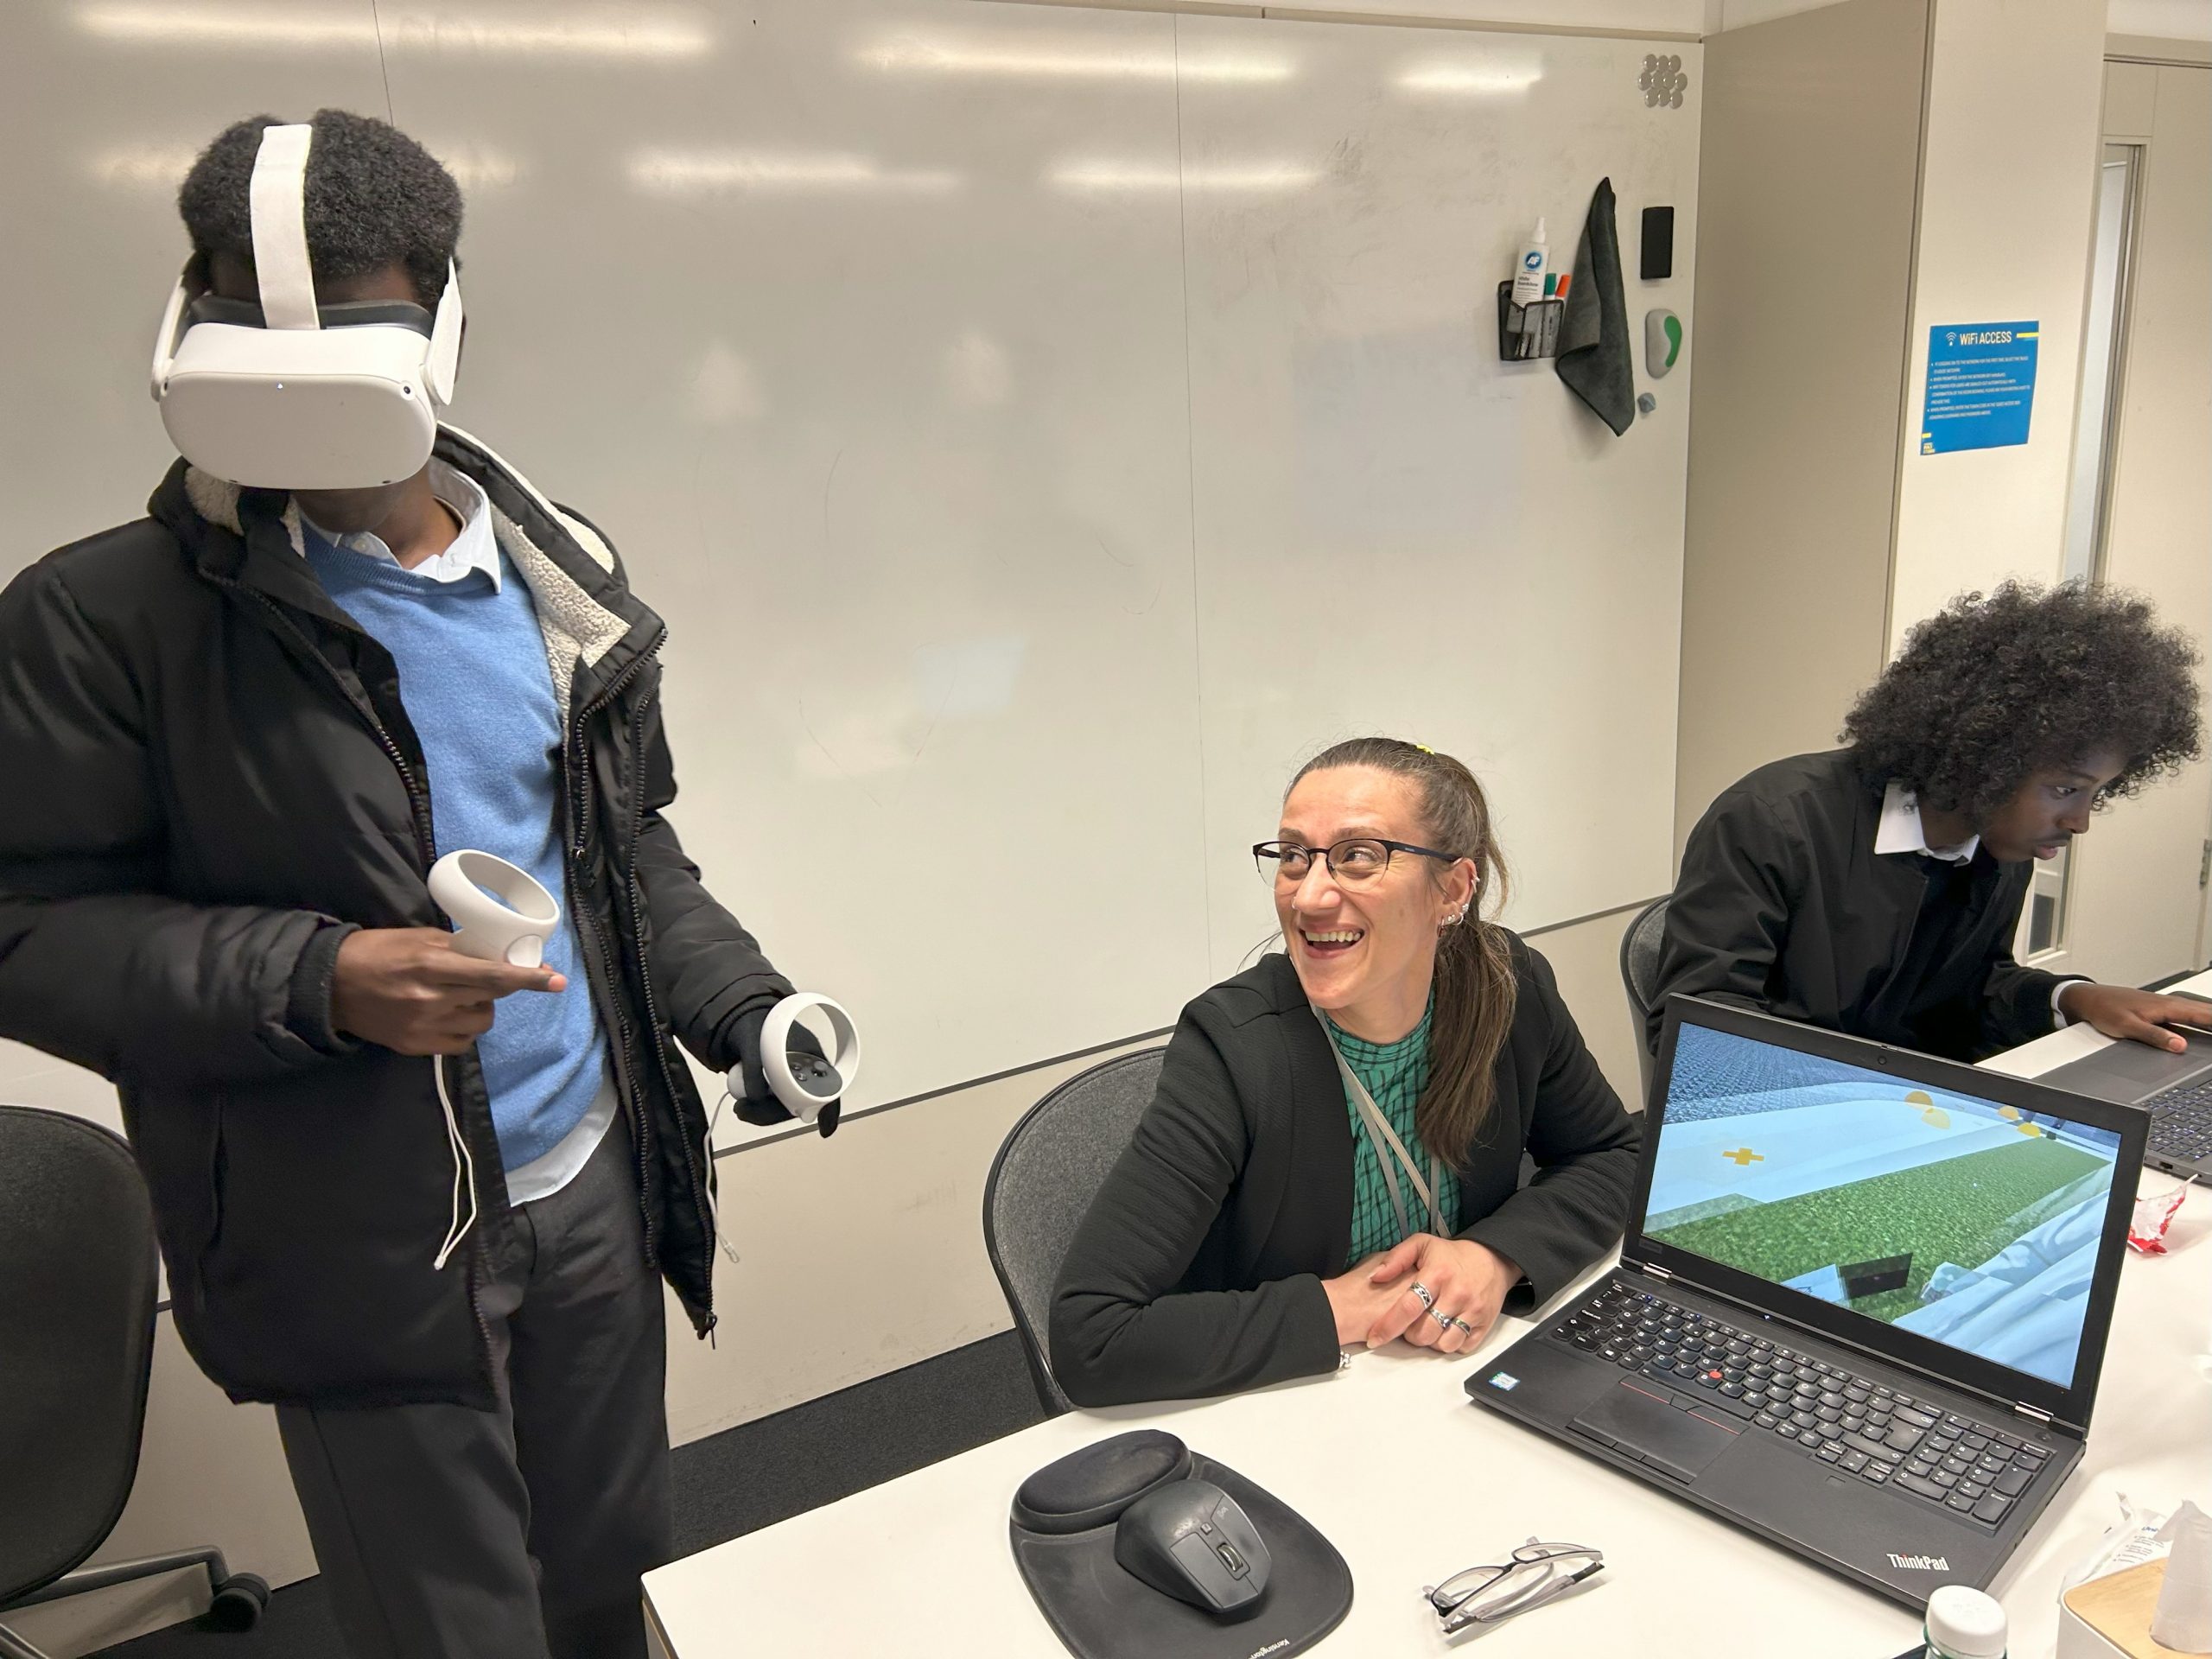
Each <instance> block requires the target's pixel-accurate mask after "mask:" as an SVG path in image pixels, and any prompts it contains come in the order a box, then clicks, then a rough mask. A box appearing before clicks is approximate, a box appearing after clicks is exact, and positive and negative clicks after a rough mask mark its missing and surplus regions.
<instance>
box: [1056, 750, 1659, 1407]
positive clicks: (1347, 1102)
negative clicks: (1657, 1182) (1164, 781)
mask: <svg viewBox="0 0 2212 1659" xmlns="http://www.w3.org/2000/svg"><path fill="white" fill-rule="evenodd" d="M1252 858H1253V861H1254V863H1255V864H1256V865H1257V866H1258V867H1259V871H1260V874H1261V876H1262V879H1264V880H1266V881H1267V882H1268V885H1269V887H1270V888H1271V889H1272V891H1273V893H1274V906H1275V917H1276V921H1277V923H1278V925H1280V927H1281V931H1282V940H1283V946H1284V948H1283V950H1282V951H1281V952H1280V953H1275V954H1270V955H1268V957H1263V958H1262V960H1261V961H1260V963H1258V964H1257V965H1256V966H1255V967H1253V968H1251V969H1249V970H1247V971H1246V972H1244V973H1242V974H1239V975H1238V976H1236V978H1234V979H1231V980H1229V981H1227V982H1224V983H1222V984H1220V985H1217V986H1215V987H1214V988H1212V989H1211V990H1210V991H1208V992H1206V993H1205V995H1203V996H1201V997H1199V998H1198V1000H1197V1001H1194V1002H1192V1004H1191V1005H1190V1006H1189V1007H1186V1008H1185V1009H1184V1011H1183V1017H1182V1020H1181V1023H1180V1024H1179V1026H1178V1027H1176V1031H1175V1035H1174V1039H1173V1041H1172V1042H1170V1044H1169V1045H1168V1048H1167V1054H1166V1059H1165V1061H1164V1062H1163V1064H1162V1065H1161V1069H1160V1084H1159V1089H1158V1091H1157V1093H1156V1095H1155V1096H1154V1099H1153V1102H1152V1103H1151V1105H1150V1106H1149V1107H1148V1108H1147V1109H1146V1111H1145V1114H1144V1116H1143V1117H1142V1118H1141V1120H1140V1121H1139V1122H1138V1125H1137V1128H1136V1130H1135V1135H1133V1136H1132V1137H1131V1140H1130V1142H1129V1145H1128V1147H1126V1148H1125V1149H1124V1150H1123V1152H1122V1155H1121V1158H1120V1160H1118V1161H1117V1162H1116V1165H1115V1166H1114V1168H1113V1170H1112V1171H1111V1173H1109V1175H1108V1177H1107V1179H1106V1181H1105V1183H1104V1184H1103V1185H1102V1186H1101V1188H1100V1189H1099V1192H1098V1193H1097V1195H1096V1198H1094V1199H1093V1200H1092V1203H1091V1206H1090V1211H1089V1213H1088V1214H1087V1215H1086V1216H1085V1217H1084V1222H1083V1224H1082V1226H1081V1228H1080V1229H1079V1230H1077V1234H1076V1237H1075V1240H1074V1242H1073V1243H1072V1244H1071V1246H1070V1248H1069V1250H1068V1253H1067V1256H1066V1258H1065V1261H1064V1262H1062V1264H1061V1268H1060V1274H1059V1280H1058V1286H1057V1287H1056V1289H1055V1293H1054V1296H1053V1303H1052V1330H1051V1345H1052V1375H1053V1376H1054V1378H1055V1380H1057V1381H1058V1383H1059V1385H1060V1387H1061V1389H1063V1390H1064V1391H1065V1393H1066V1394H1067V1395H1068V1397H1069V1398H1070V1399H1071V1400H1073V1401H1075V1402H1077V1404H1078V1405H1094V1406H1095V1405H1109V1404H1117V1403H1122V1402H1129V1401H1136V1400H1154V1399H1166V1398H1181V1397H1188V1396H1192V1395H1208V1394H1221V1393H1226V1392H1229V1391H1230V1390H1233V1389H1244V1388H1252V1387H1256V1386H1258V1385H1260V1384H1262V1383H1273V1382H1277V1381H1280V1380H1281V1379H1282V1378H1284V1377H1289V1376H1305V1375H1308V1374H1311V1373H1313V1372H1318V1371H1326V1370H1333V1369H1335V1368H1336V1367H1337V1366H1338V1364H1339V1363H1341V1359H1340V1356H1341V1354H1342V1351H1343V1350H1344V1348H1346V1347H1358V1346H1369V1347H1372V1346H1375V1345H1376V1344H1381V1343H1384V1342H1389V1341H1390V1340H1392V1339H1393V1338H1398V1337H1403V1338H1405V1339H1406V1340H1407V1341H1408V1342H1409V1343H1412V1344H1415V1345H1416V1346H1419V1347H1422V1348H1427V1349H1431V1350H1433V1351H1436V1352H1438V1353H1443V1354H1456V1353H1461V1352H1464V1351H1466V1350H1468V1349H1470V1348H1471V1347H1473V1346H1474V1345H1475V1344H1477V1343H1478V1342H1479V1341H1480V1340H1481V1339H1482V1337H1483V1335H1484V1332H1486V1331H1487V1330H1488V1329H1489V1328H1490V1325H1491V1322H1492V1321H1493V1320H1495V1319H1496V1318H1497V1314H1498V1313H1499V1311H1500V1309H1501V1308H1503V1307H1507V1306H1510V1307H1514V1308H1516V1310H1517V1309H1525V1308H1527V1307H1529V1306H1534V1305H1535V1303H1538V1302H1541V1301H1543V1300H1547V1299H1548V1298H1549V1297H1550V1296H1551V1295H1552V1294H1554V1292H1556V1291H1558V1290H1560V1289H1561V1288H1562V1287H1565V1286H1566V1285H1567V1283H1568V1282H1569V1281H1571V1280H1573V1278H1574V1277H1575V1275H1576V1274H1580V1272H1581V1271H1582V1269H1583V1268H1586V1267H1587V1266H1589V1264H1590V1263H1591V1262H1593V1261H1595V1260H1596V1259H1597V1258H1598V1256H1599V1255H1600V1254H1602V1253H1603V1252H1604V1251H1605V1249H1606V1248H1607V1247H1608V1246H1610V1245H1611V1243H1613V1241H1614V1240H1615V1239H1617V1238H1618V1237H1619V1236H1620V1230H1621V1227H1622V1224H1623V1222H1624V1220H1625V1218H1626V1214H1627V1208H1628V1195H1629V1185H1630V1177H1631V1174H1632V1172H1633V1169H1634V1166H1635V1162H1636V1141H1637V1130H1636V1126H1635V1124H1634V1122H1633V1121H1632V1120H1631V1119H1630V1117H1629V1116H1627V1114H1626V1113H1624V1111H1623V1110H1622V1109H1621V1104H1620V1102H1619V1100H1618V1097H1617V1096H1615V1095H1614V1093H1613V1091H1612V1090H1611V1087H1610V1086H1608V1085H1607V1084H1606V1082H1605V1078H1604V1077H1603V1076H1602V1075H1601V1074H1600V1073H1599V1070H1598V1067H1597V1064H1596V1062H1595V1061H1593V1060H1592V1058H1590V1054H1589V1051H1588V1050H1587V1049H1586V1048H1585V1047H1584V1046H1583V1042H1582V1038H1581V1034H1580V1033H1579V1032H1578V1031H1577V1030H1576V1029H1575V1026H1574V1021H1573V1017H1572V1016H1571V1015H1569V1014H1568V1013H1567V1007H1566V1005H1565V1004H1564V1003H1563V1002H1561V1001H1560V995H1559V988H1558V986H1557V985H1556V983H1555V982H1554V980H1553V977H1552V971H1551V968H1550V965H1549V964H1548V963H1546V962H1545V961H1544V959H1543V958H1542V957H1541V956H1539V955H1537V954H1536V952H1535V951H1534V950H1530V949H1529V946H1528V945H1526V944H1523V943H1522V941H1521V940H1520V939H1519V938H1516V936H1515V935H1513V934H1512V933H1510V932H1508V931H1506V930H1505V929H1504V928H1503V927H1501V926H1499V925H1497V923H1496V922H1494V921H1491V920H1487V919H1485V918H1484V914H1483V911H1484V906H1485V904H1488V905H1489V906H1490V907H1491V912H1492V914H1495V913H1496V907H1497V905H1498V904H1499V903H1501V902H1502V901H1503V897H1504V886H1505V866H1504V861H1503V857H1502V856H1501V855H1500V854H1499V852H1498V849H1497V842H1496V840H1495V838H1494V837H1493V836H1492V835H1491V823H1490V810H1489V805H1488V803H1487V802H1486V801H1485V800H1484V797H1483V791H1482V786H1481V785H1479V784H1478V783H1477V782H1476V781H1475V779H1474V777H1473V776H1472V774H1471V773H1470V772H1468V771H1467V769H1466V768H1465V766H1461V765H1460V764H1459V762H1458V761H1456V760H1452V759H1451V758H1450V757H1449V756H1447V755H1440V754H1435V753H1431V752H1430V751H1428V750H1427V749H1424V748H1421V747H1418V746H1417V745H1414V744H1411V743H1402V742H1399V741H1396V740H1395V739H1390V738H1362V739H1357V740H1355V741H1351V742H1348V743H1340V744H1338V745H1337V746H1336V747H1333V748H1331V749H1329V750H1327V751H1325V753H1322V754H1320V755H1319V756H1317V757H1316V758H1315V759H1313V760H1311V761H1309V762H1308V763H1307V764H1306V766H1305V767H1304V768H1303V769H1301V770H1300V772H1299V774H1298V776H1297V777H1296V778H1295V779H1293V780H1292V783H1291V787H1290V791H1289V793H1288V795H1287V797H1286V798H1285V799H1284V801H1283V808H1282V821H1281V824H1280V826H1279V827H1278V829H1277V830H1276V834H1275V838H1274V839H1273V840H1271V841H1263V842H1260V843H1258V844H1257V845H1256V846H1255V847H1254V848H1253V849H1252ZM1523 1154H1526V1155H1527V1157H1528V1158H1529V1160H1531V1161H1532V1162H1533V1164H1534V1166H1535V1173H1534V1175H1533V1177H1532V1178H1531V1179H1529V1181H1528V1182H1527V1184H1526V1185H1522V1181H1521V1179H1520V1177H1521V1172H1522V1159H1523Z"/></svg>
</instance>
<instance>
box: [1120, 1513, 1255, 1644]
mask: <svg viewBox="0 0 2212 1659" xmlns="http://www.w3.org/2000/svg"><path fill="white" fill-rule="evenodd" d="M1114 1559H1115V1560H1117V1561H1119V1562H1120V1563H1121V1564H1122V1567H1124V1568H1126V1569H1127V1570H1128V1572H1130V1573H1134V1574H1135V1576H1136V1577H1137V1578H1139V1579H1141V1580H1143V1581H1144V1582H1145V1583H1147V1584H1148V1585H1150V1586H1152V1587H1153V1588H1154V1589H1155V1590H1158V1591H1160V1592H1164V1593H1165V1594H1167V1595H1171V1596H1173V1597H1174V1598H1175V1599H1177V1600H1178V1601H1187V1602H1188V1603H1190V1604H1191V1605H1192V1606H1193V1607H1197V1608H1199V1609H1201V1610H1202V1611H1205V1612H1209V1613H1213V1614H1217V1615H1233V1614H1242V1613H1246V1612H1249V1611H1252V1610H1253V1609H1254V1608H1255V1607H1256V1606H1257V1605H1259V1600H1260V1597H1261V1595H1262V1592H1265V1591H1266V1589H1267V1587H1268V1547H1267V1545H1266V1544H1264V1543H1262V1541H1261V1540H1260V1533H1259V1529H1257V1528H1256V1527H1255V1526H1254V1525H1253V1524H1252V1522H1251V1519H1250V1517H1249V1516H1247V1515H1246V1514H1245V1513H1244V1510H1243V1507H1242V1506H1241V1505H1240V1504H1238V1503H1237V1502H1236V1499H1235V1498H1233V1497H1230V1495H1229V1494H1228V1493H1227V1492H1224V1491H1222V1490H1221V1488H1220V1487H1218V1486H1217V1485H1215V1484H1213V1483H1212V1482H1211V1481H1205V1480H1175V1481H1170V1482H1168V1483H1167V1484H1165V1485H1162V1486H1158V1487H1155V1488H1154V1489H1153V1490H1152V1491H1148V1492H1147V1493H1146V1494H1145V1495H1144V1496H1143V1497H1140V1498H1139V1499H1137V1501H1136V1502H1135V1503H1132V1504H1130V1505H1129V1507H1128V1509H1126V1510H1122V1518H1121V1519H1120V1520H1119V1521H1118V1522H1116V1523H1115V1526H1114Z"/></svg>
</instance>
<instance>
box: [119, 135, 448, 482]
mask: <svg viewBox="0 0 2212 1659" xmlns="http://www.w3.org/2000/svg"><path fill="white" fill-rule="evenodd" d="M314 134H315V129H314V128H312V127H310V126H307V125H303V124H302V125H296V126H282V127H265V128H264V129H263V130H262V134H261V149H260V150H259V151H258V152H257V155H256V156H255V157H254V163H253V183H252V187H251V200H250V205H251V211H252V215H253V266H254V272H255V276H256V277H257V281H258V283H259V285H260V289H261V302H260V304H258V305H255V304H253V303H251V302H248V301H244V300H225V299H218V298H217V297H216V296H213V295H212V294H203V295H201V296H200V297H199V298H198V299H193V298H191V297H190V296H188V294H187V293H186V291H185V285H184V283H183V281H182V280H181V279H180V280H179V281H178V283H177V285H176V289H175V292H173V293H172V294H170V296H169V303H168V310H166V311H165V312H163V313H162V332H161V336H160V338H159V339H157V340H156V341H155V342H154V401H155V402H156V403H157V404H160V405H161V410H162V425H163V426H164V427H166V428H168V435H169V439H170V442H173V443H175V445H176V447H177V452H178V453H179V454H181V455H182V456H183V457H184V458H185V459H186V460H187V461H190V462H191V463H192V464H193V465H194V467H199V468H200V471H202V472H204V473H208V474H213V476H215V477H217V478H221V479H227V480H230V481H231V482H232V483H234V484H242V485H245V486H248V487H251V488H262V489H284V490H348V489H361V488H365V487H370V486H375V485H378V484H392V483H397V481H398V480H401V479H404V478H411V477H413V476H414V475H415V474H416V473H418V472H420V471H422V469H423V463H424V462H426V461H429V458H430V446H431V444H432V442H435V439H436V437H437V432H438V414H439V411H440V410H443V409H444V408H445V407H446V406H447V405H448V404H450V403H452V401H453V388H454V375H455V373H456V372H457V371H458V369H459V367H460V365H461V281H460V277H459V276H458V274H457V273H456V272H455V271H454V269H453V267H452V266H451V265H450V264H448V266H447V268H446V287H445V293H444V294H443V295H442V296H441V297H440V299H439V301H438V309H437V315H435V317H433V316H432V315H431V314H430V313H429V312H428V311H426V310H424V309H423V308H422V307H421V306H419V305H410V304H407V303H405V302H391V301H381V300H369V301H359V302H353V303H349V304H343V305H326V306H323V307H321V308H317V306H316V305H315V277H314V273H313V272H312V271H311V270H309V269H308V232H307V203H306V183H307V168H308V143H309V142H310V141H311V140H312V138H313V137H314Z"/></svg>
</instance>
